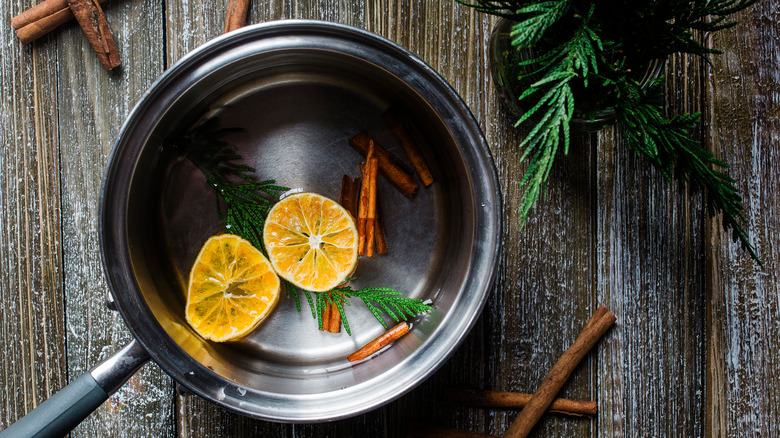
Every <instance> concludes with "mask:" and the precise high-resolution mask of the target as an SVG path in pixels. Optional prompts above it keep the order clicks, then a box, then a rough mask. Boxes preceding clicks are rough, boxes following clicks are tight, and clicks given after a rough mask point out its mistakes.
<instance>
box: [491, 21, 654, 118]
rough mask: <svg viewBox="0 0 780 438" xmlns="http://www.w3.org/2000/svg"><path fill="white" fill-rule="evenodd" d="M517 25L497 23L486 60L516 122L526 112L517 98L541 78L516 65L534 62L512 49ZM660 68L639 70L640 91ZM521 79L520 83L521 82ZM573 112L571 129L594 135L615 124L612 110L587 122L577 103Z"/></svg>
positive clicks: (527, 54) (528, 54)
mask: <svg viewBox="0 0 780 438" xmlns="http://www.w3.org/2000/svg"><path fill="white" fill-rule="evenodd" d="M516 23H517V22H516V21H512V20H508V19H506V18H501V19H499V20H498V22H496V25H495V27H494V28H493V32H492V34H491V35H490V42H489V56H490V73H491V76H492V77H493V82H494V83H495V85H496V88H497V89H498V92H499V94H500V95H501V100H502V101H503V103H504V106H505V107H506V108H507V110H508V111H509V113H510V114H512V116H514V117H516V118H518V119H519V118H520V117H521V116H522V115H523V114H524V113H525V111H526V110H527V109H528V108H524V107H523V102H520V96H521V95H522V94H523V92H524V91H525V90H526V88H527V87H528V86H529V85H530V84H532V83H534V82H536V81H537V80H539V79H541V75H540V74H538V73H537V74H536V75H535V76H534V75H527V74H526V73H528V71H529V68H528V67H526V66H520V65H519V63H520V62H522V61H527V60H529V59H533V57H535V56H537V55H535V54H534V52H533V51H532V50H531V49H523V50H517V49H515V47H513V46H512V36H511V32H512V26H514V25H515V24H516ZM663 67H664V61H663V60H658V59H654V60H652V61H651V62H650V63H649V64H648V65H647V66H646V67H645V68H644V69H641V71H642V75H641V77H640V80H639V83H640V84H641V85H642V87H645V86H649V85H650V84H651V83H652V82H653V81H654V80H655V79H656V78H658V77H659V76H660V75H661V71H662V70H663ZM521 76H522V77H523V79H520V77H521ZM574 110H575V115H574V118H573V119H572V121H571V125H572V126H573V127H574V128H576V129H579V130H581V131H585V132H596V131H598V130H600V129H601V128H603V127H604V126H607V125H611V124H613V123H614V122H615V108H614V107H611V106H609V107H606V108H603V109H599V110H596V111H590V112H589V117H587V118H585V117H583V116H582V115H581V114H583V112H584V110H583V108H582V106H581V105H577V103H576V102H575V104H574Z"/></svg>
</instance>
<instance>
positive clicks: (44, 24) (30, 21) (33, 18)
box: [11, 0, 106, 44]
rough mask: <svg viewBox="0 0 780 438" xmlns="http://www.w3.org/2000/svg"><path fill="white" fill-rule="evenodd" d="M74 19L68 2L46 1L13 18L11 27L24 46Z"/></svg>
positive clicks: (63, 0) (101, 0)
mask: <svg viewBox="0 0 780 438" xmlns="http://www.w3.org/2000/svg"><path fill="white" fill-rule="evenodd" d="M105 1H106V0H97V2H98V3H103V2H105ZM72 19H73V12H71V10H70V6H69V5H68V0H46V1H44V2H42V3H39V4H38V5H36V6H34V7H32V8H30V9H28V10H26V11H24V12H22V13H21V14H19V15H17V16H15V17H13V18H12V19H11V26H13V28H14V29H16V36H17V37H19V40H21V42H22V44H29V43H31V42H33V41H35V40H37V39H38V38H40V37H42V36H44V35H46V34H47V33H49V32H51V31H52V30H54V29H56V28H57V27H59V26H61V25H63V24H65V23H67V22H68V21H70V20H72Z"/></svg>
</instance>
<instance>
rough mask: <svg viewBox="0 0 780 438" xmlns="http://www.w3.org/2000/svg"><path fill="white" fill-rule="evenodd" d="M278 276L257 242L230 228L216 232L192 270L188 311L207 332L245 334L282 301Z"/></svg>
mask: <svg viewBox="0 0 780 438" xmlns="http://www.w3.org/2000/svg"><path fill="white" fill-rule="evenodd" d="M280 284H281V282H280V280H279V277H278V276H277V275H276V273H275V272H274V270H273V268H272V267H271V264H270V263H269V262H268V259H266V258H265V257H264V256H263V254H262V253H261V252H260V251H258V249H257V248H255V247H254V246H252V244H251V243H249V242H247V241H246V240H244V239H242V238H240V237H238V236H234V235H232V234H222V235H219V236H213V237H211V238H210V239H209V240H207V241H206V243H205V244H204V245H203V248H201V250H200V253H199V254H198V258H197V259H196V260H195V264H194V265H193V266H192V271H190V284H189V287H188V288H187V305H186V310H185V313H186V317H187V322H188V323H190V325H191V326H192V328H194V329H195V331H196V332H198V334H200V335H201V336H203V337H204V338H207V339H211V340H212V341H217V342H222V341H230V340H234V339H238V338H241V337H242V336H244V335H246V334H247V333H249V332H250V331H251V330H252V329H254V328H255V327H256V326H257V325H258V324H260V323H261V322H263V320H264V319H265V318H266V317H267V316H268V315H269V314H270V313H271V311H272V310H273V309H274V307H276V303H277V302H278V301H279V290H280Z"/></svg>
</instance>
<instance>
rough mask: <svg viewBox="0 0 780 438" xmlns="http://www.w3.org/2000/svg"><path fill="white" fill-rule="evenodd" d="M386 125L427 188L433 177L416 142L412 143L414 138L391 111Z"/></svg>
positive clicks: (386, 119) (387, 116)
mask: <svg viewBox="0 0 780 438" xmlns="http://www.w3.org/2000/svg"><path fill="white" fill-rule="evenodd" d="M385 123H387V126H389V127H390V129H392V131H393V134H395V138H396V139H398V143H400V144H401V147H402V148H403V150H404V152H405V153H406V157H407V158H409V161H410V162H411V163H412V167H414V170H415V171H416V172H417V175H419V176H420V180H421V181H422V182H423V184H424V185H425V187H428V186H429V185H431V184H432V183H433V175H431V171H430V169H428V164H427V163H426V162H425V158H424V157H423V155H422V153H421V152H420V149H419V148H418V147H417V145H416V144H415V143H414V141H412V137H410V136H409V133H408V132H407V131H406V129H405V128H404V126H403V125H402V124H401V122H399V121H398V119H396V118H395V116H394V115H393V113H392V112H391V111H387V112H386V113H385Z"/></svg>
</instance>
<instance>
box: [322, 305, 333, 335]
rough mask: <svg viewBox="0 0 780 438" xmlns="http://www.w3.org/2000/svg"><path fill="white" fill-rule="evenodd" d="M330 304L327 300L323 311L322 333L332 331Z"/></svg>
mask: <svg viewBox="0 0 780 438" xmlns="http://www.w3.org/2000/svg"><path fill="white" fill-rule="evenodd" d="M330 306H331V305H330V303H329V302H328V301H327V300H325V308H324V309H322V326H321V327H320V330H321V331H325V332H327V331H330V315H331V308H330Z"/></svg>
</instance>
